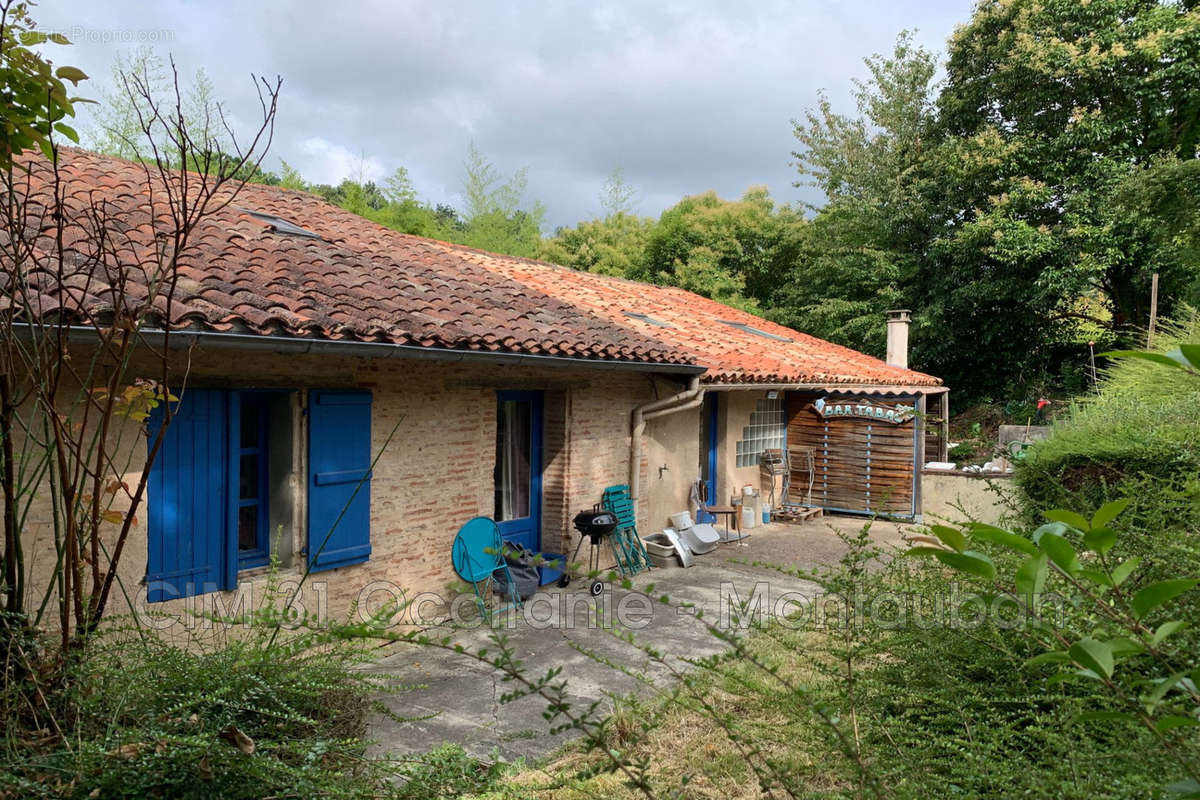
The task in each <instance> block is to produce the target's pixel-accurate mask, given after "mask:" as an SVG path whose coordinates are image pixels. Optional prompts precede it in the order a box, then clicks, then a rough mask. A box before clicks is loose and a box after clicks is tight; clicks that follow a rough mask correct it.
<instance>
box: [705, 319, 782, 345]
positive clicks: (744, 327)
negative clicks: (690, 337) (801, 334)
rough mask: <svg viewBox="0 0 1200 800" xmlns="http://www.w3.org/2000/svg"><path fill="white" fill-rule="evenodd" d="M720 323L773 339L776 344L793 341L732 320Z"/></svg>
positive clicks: (724, 320)
mask: <svg viewBox="0 0 1200 800" xmlns="http://www.w3.org/2000/svg"><path fill="white" fill-rule="evenodd" d="M720 323H721V324H722V325H728V326H729V327H731V328H737V329H738V330H743V331H745V332H746V333H753V334H754V335H755V336H761V337H763V338H764V339H774V340H775V341H777V342H791V341H794V340H793V339H789V338H788V337H786V336H780V335H779V334H777V333H768V332H767V331H764V330H760V329H758V328H755V327H752V326H750V325H747V324H746V323H744V322H734V321H733V320H728V319H723V320H720Z"/></svg>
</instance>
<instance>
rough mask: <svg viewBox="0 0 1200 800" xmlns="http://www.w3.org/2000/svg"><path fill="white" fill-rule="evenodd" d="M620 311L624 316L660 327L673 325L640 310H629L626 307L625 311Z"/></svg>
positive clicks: (672, 326)
mask: <svg viewBox="0 0 1200 800" xmlns="http://www.w3.org/2000/svg"><path fill="white" fill-rule="evenodd" d="M621 313H622V314H624V315H625V316H627V317H629V318H630V319H637V320H641V321H642V322H645V323H648V324H650V325H657V326H658V327H660V328H674V327H675V326H674V325H672V324H671V323H669V322H663V321H662V320H661V319H656V318H654V317H652V316H650V315H649V314H643V313H641V312H640V311H629V310H628V309H626V310H625V311H622V312H621Z"/></svg>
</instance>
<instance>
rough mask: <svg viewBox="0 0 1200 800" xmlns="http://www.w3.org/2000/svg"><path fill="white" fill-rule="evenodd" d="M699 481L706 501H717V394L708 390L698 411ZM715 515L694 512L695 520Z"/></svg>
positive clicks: (711, 518) (704, 519)
mask: <svg viewBox="0 0 1200 800" xmlns="http://www.w3.org/2000/svg"><path fill="white" fill-rule="evenodd" d="M700 482H701V483H702V484H704V487H705V491H706V492H707V495H708V496H707V500H706V503H707V504H708V505H710V506H712V505H719V503H717V395H716V394H715V393H713V392H708V393H706V394H705V395H704V405H703V406H702V407H701V411H700ZM716 519H717V518H716V516H715V515H714V514H710V513H709V512H707V511H698V512H697V513H696V521H697V522H709V523H712V522H715V521H716Z"/></svg>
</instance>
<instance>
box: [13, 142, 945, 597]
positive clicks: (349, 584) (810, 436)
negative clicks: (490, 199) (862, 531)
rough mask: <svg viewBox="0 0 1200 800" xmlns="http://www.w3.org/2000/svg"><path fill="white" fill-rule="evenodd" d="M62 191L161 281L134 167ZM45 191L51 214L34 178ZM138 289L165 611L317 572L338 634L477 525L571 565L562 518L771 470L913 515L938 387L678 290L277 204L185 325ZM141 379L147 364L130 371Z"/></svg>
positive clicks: (243, 228)
mask: <svg viewBox="0 0 1200 800" xmlns="http://www.w3.org/2000/svg"><path fill="white" fill-rule="evenodd" d="M59 173H60V175H61V176H62V180H63V181H64V187H65V188H64V192H63V194H64V196H65V197H66V198H67V203H68V205H69V206H70V207H71V208H72V209H74V210H76V211H78V212H79V214H80V215H81V219H80V221H79V223H78V226H79V227H80V228H81V229H82V227H83V226H84V225H85V224H86V221H85V220H83V219H82V214H83V211H84V209H85V207H86V204H87V203H88V202H91V201H94V200H95V199H96V198H101V199H103V201H104V203H105V204H106V205H107V211H108V212H109V213H110V214H113V215H115V217H116V218H117V219H119V220H120V223H121V227H122V235H123V242H124V247H125V249H124V250H122V251H121V252H125V253H129V254H130V255H129V256H128V257H129V258H132V259H134V260H138V259H144V260H145V261H146V263H151V262H153V258H154V256H153V254H154V252H155V247H156V241H155V231H154V226H153V220H155V219H156V218H159V217H161V215H162V214H163V209H162V208H161V206H159V205H157V204H158V203H160V202H161V200H160V199H158V198H156V197H155V196H154V195H153V194H152V193H151V191H150V190H149V188H148V187H149V184H148V178H147V173H146V171H145V169H144V168H143V167H142V166H140V165H137V164H133V163H130V162H126V161H122V160H120V159H115V158H110V157H106V156H101V155H97V154H94V153H88V152H85V151H81V150H74V149H64V150H63V151H62V153H61V158H60V163H59ZM31 175H32V185H33V186H34V187H35V194H36V192H37V191H38V190H39V189H38V187H42V189H41V191H44V190H45V188H44V187H46V186H47V185H48V181H49V167H48V165H47V163H46V162H44V161H40V160H34V161H32V162H31ZM227 200H228V198H227ZM83 238H84V237H83V235H82V233H79V235H78V236H74V237H72V236H68V237H67V239H66V240H65V245H64V246H65V247H66V248H68V249H70V248H73V247H77V246H78V242H79V241H82V240H83ZM81 260H86V259H81ZM30 279H31V281H32V282H34V283H35V284H37V285H38V286H39V288H40V290H41V295H39V296H40V297H41V300H39V302H41V303H42V306H41V307H40V309H41V312H40V313H46V314H50V313H61V312H65V313H67V314H68V315H70V314H72V313H76V312H77V310H78V309H80V308H85V309H88V310H90V311H93V312H96V313H103V311H104V308H105V303H106V291H107V288H106V286H105V284H104V282H103V281H102V280H101V281H94V280H90V279H89V280H85V279H83V278H80V280H78V281H73V280H72V281H67V282H65V283H61V284H56V283H55V282H54V281H52V280H49V279H46V278H45V277H44V276H42V277H39V276H37V275H33V276H30ZM39 281H40V283H39ZM128 291H129V292H130V293H131V294H133V295H135V296H138V295H140V296H143V297H147V298H148V300H147V304H146V306H147V307H146V308H145V309H144V311H145V317H144V319H145V323H144V324H145V327H146V329H169V330H170V331H172V332H173V333H172V335H171V341H172V343H173V346H172V350H171V351H170V354H169V359H170V361H171V366H172V375H173V376H174V377H173V378H172V390H173V391H176V392H177V393H178V394H179V395H180V397H181V399H180V401H179V403H178V404H177V406H175V408H176V411H175V416H174V418H173V420H172V422H171V424H170V425H169V426H168V427H167V430H166V433H165V436H164V440H163V444H162V450H161V452H160V454H159V456H158V458H157V459H156V460H155V461H154V465H153V468H152V472H151V475H150V480H149V484H148V496H147V501H146V509H145V513H144V514H142V515H141V517H140V519H139V521H138V525H137V526H136V528H135V530H134V531H133V536H132V538H131V540H130V543H129V544H128V546H127V548H126V555H125V556H124V558H123V560H122V561H121V565H120V572H119V575H120V578H121V581H122V583H123V585H124V587H125V588H126V591H127V592H128V593H129V595H130V596H131V597H133V596H134V595H136V602H138V603H140V602H143V601H148V602H149V603H151V604H155V603H162V604H164V605H163V606H162V607H164V608H170V607H174V605H178V604H179V603H180V602H183V601H184V600H185V599H194V598H196V597H204V596H212V597H214V598H216V600H217V601H219V602H221V603H223V604H224V605H223V606H222V607H228V604H229V603H231V602H233V599H231V598H233V597H234V596H233V595H230V594H228V593H230V592H233V591H234V590H237V591H238V592H244V591H247V590H253V589H254V588H255V587H257V586H260V585H261V584H262V583H263V582H264V581H265V580H266V577H265V576H266V573H267V570H268V563H269V562H270V561H272V560H275V561H276V562H277V563H278V564H279V565H280V570H281V572H282V574H283V575H284V577H287V576H289V575H295V574H298V573H299V572H300V571H302V568H303V567H304V566H305V565H306V564H307V565H310V566H311V567H312V569H313V570H314V571H320V572H322V573H323V574H322V576H321V577H322V580H321V581H317V582H314V586H313V587H312V588H313V591H315V592H316V593H317V595H316V596H315V598H313V599H312V602H314V603H316V604H317V606H318V607H321V608H322V610H323V611H327V612H328V613H342V612H344V611H345V610H347V609H349V608H351V607H352V606H353V605H354V604H355V603H362V602H365V600H366V599H367V598H368V597H369V595H370V593H371V592H373V591H375V589H376V588H381V587H382V588H381V590H382V591H392V590H390V589H387V587H395V586H400V587H403V589H404V590H405V591H406V592H410V593H418V592H425V591H428V592H440V591H443V590H444V589H445V588H446V587H447V586H448V585H449V584H451V583H452V582H453V580H454V576H453V571H452V568H451V565H450V546H451V542H452V540H453V537H454V535H455V532H456V531H457V529H458V528H459V526H461V525H462V524H463V523H464V522H466V521H467V520H469V519H471V518H472V517H475V516H480V515H482V516H490V517H493V518H495V519H496V520H497V521H498V522H499V524H500V527H501V530H502V532H503V534H504V535H505V537H506V538H508V539H510V540H512V541H518V542H522V543H524V544H527V545H528V546H530V547H531V548H532V549H535V550H540V551H545V552H557V553H562V552H568V553H569V552H570V550H569V547H570V546H571V545H573V543H574V540H575V537H574V535H573V534H572V532H571V531H570V518H571V517H572V516H573V514H574V513H575V512H576V511H578V510H581V509H585V508H589V507H591V506H592V505H593V504H595V503H596V502H598V500H599V498H600V494H601V492H602V490H603V489H604V488H605V487H608V486H611V485H614V484H629V485H630V486H631V489H632V494H633V495H634V497H635V500H636V509H637V518H638V521H639V525H640V527H641V529H642V530H643V531H644V532H645V531H649V530H654V529H658V528H661V527H663V526H664V525H665V524H666V521H667V518H668V516H669V514H671V513H673V512H676V511H680V510H682V509H684V508H686V507H687V504H688V500H689V493H690V490H691V487H692V484H693V482H694V481H695V480H696V478H697V477H700V478H701V479H702V481H703V482H704V483H705V485H706V486H707V488H708V494H709V496H710V498H711V499H713V500H714V501H716V500H719V499H720V498H722V497H727V496H728V495H730V494H732V493H734V492H736V491H738V489H739V488H740V487H741V486H743V485H746V484H751V485H755V486H758V485H761V475H760V461H761V457H762V455H763V453H764V451H766V450H770V449H774V450H783V451H786V452H788V453H789V454H790V455H791V470H792V474H791V490H790V491H791V494H790V499H791V500H792V501H793V502H797V503H802V504H811V505H819V506H824V507H827V508H830V509H838V510H845V511H850V512H857V513H877V512H880V511H890V512H895V513H898V514H900V515H903V516H910V517H914V516H917V515H919V514H920V510H921V509H920V497H919V483H918V481H917V474H918V472H919V470H917V469H916V467H919V465H920V464H921V463H922V460H923V448H924V435H923V416H922V413H921V412H924V411H925V409H926V403H927V398H929V397H942V398H944V397H945V392H946V387H944V386H943V385H941V383H940V381H938V380H937V379H935V378H932V377H930V376H928V375H923V374H921V373H918V372H914V371H911V370H908V369H906V368H904V366H903V364H899V365H897V364H887V363H885V362H883V361H879V360H877V359H875V358H871V357H869V356H866V355H864V354H861V353H857V352H855V351H853V350H849V349H847V348H844V347H839V346H836V345H833V344H830V343H828V342H824V341H821V340H819V339H815V338H813V337H811V336H807V335H805V334H802V333H799V332H797V331H793V330H790V329H788V328H784V327H781V326H779V325H775V324H773V323H770V322H767V321H765V320H763V319H760V318H758V317H755V316H753V315H750V314H747V313H745V312H742V311H739V310H736V309H732V308H729V307H727V306H724V305H721V304H719V303H716V302H713V301H711V300H707V299H704V298H701V297H698V296H696V295H693V294H690V293H688V292H685V291H682V290H679V289H673V288H665V287H658V286H649V285H646V284H640V283H635V282H631V281H626V280H621V279H616V278H609V277H603V276H599V275H593V274H587V273H579V272H574V271H572V270H568V269H565V268H562V267H557V266H554V265H551V264H545V263H540V262H536V261H531V260H527V259H519V258H511V257H507V256H500V255H495V254H490V253H485V252H481V251H477V250H472V249H469V248H465V247H461V246H457V245H452V244H447V243H444V242H439V241H433V240H428V239H422V238H419V237H414V236H408V235H403V234H400V233H397V232H395V231H392V230H389V229H386V228H383V227H381V226H378V225H376V224H374V223H372V222H370V221H368V220H366V219H363V218H361V217H358V216H356V215H354V214H352V213H350V212H347V211H344V210H342V209H339V208H336V207H334V206H331V205H329V204H328V203H326V202H325V201H324V200H322V199H321V198H318V197H315V196H313V195H309V194H306V193H302V192H295V191H288V190H283V189H279V188H273V187H267V186H258V185H247V186H245V187H244V188H242V189H241V190H240V192H239V193H238V194H237V196H236V198H232V200H229V201H228V203H227V204H225V205H223V207H221V208H220V210H218V211H216V212H215V213H213V214H211V215H209V216H208V217H206V218H205V219H203V221H201V222H200V224H199V225H198V226H197V227H196V228H195V229H194V230H193V231H192V232H191V240H190V249H189V250H188V251H187V255H186V257H185V258H184V259H182V262H181V265H180V267H179V272H178V276H177V281H176V289H175V292H174V296H173V300H172V302H171V303H170V304H167V303H165V302H164V301H163V298H162V296H161V295H159V296H155V297H153V298H150V295H149V290H148V287H147V286H145V285H140V284H138V282H137V281H136V280H134V281H132V284H131V285H130V286H129V287H128ZM905 324H906V323H905V319H904V317H902V316H898V317H897V319H896V320H895V321H894V322H893V323H892V326H893V327H894V328H895V330H896V332H897V334H900V333H903V331H904V326H905ZM18 327H19V325H18ZM899 339H900V336H899V335H897V336H896V337H895V340H896V342H897V343H898V342H899ZM77 341H79V342H80V346H81V347H83V348H84V349H86V347H87V343H86V342H85V341H83V340H82V339H78V338H77ZM897 347H898V344H897ZM154 368H155V361H154V359H153V358H152V357H151V355H150V354H149V353H145V352H140V353H135V355H134V358H133V361H132V363H131V365H130V367H129V373H128V374H129V376H130V377H131V378H133V377H136V376H139V375H145V376H146V377H153V374H154V373H153V370H154ZM160 417H161V409H159V410H157V411H156V412H155V414H154V415H152V416H151V418H150V419H149V420H148V421H147V423H146V424H144V425H143V424H140V423H139V424H137V425H136V426H135V429H134V430H132V431H130V430H126V431H123V432H121V433H124V434H126V435H129V436H130V437H131V438H132V439H134V440H136V441H137V442H138V444H137V446H136V447H135V452H133V453H132V455H131V460H130V461H129V463H128V465H127V466H126V467H125V469H126V470H127V471H128V475H127V476H126V477H130V476H136V475H137V474H138V473H140V471H141V468H142V464H143V463H144V460H145V458H146V451H147V446H148V445H147V444H145V442H147V441H148V433H150V434H152V433H153V432H154V431H156V430H157V426H159V425H160ZM130 424H132V423H130ZM52 527H53V526H52V520H51V519H49V516H48V514H47V513H43V512H39V510H38V509H37V508H36V507H35V508H34V510H33V511H32V512H31V515H30V518H29V520H28V521H27V526H26V530H25V539H26V541H25V544H24V547H25V549H26V552H30V553H50V554H51V557H49V558H43V559H42V564H43V565H44V569H49V566H50V565H51V564H52V562H53V557H52V555H53V553H54V540H53V534H52ZM48 575H49V573H48V572H45V571H43V578H45V580H48V579H49V578H48ZM37 583H38V581H34V582H33V585H31V586H30V588H29V591H31V592H34V591H39V587H38V586H37ZM43 585H44V582H43ZM238 596H240V595H238ZM189 601H190V600H189ZM310 608H311V607H310Z"/></svg>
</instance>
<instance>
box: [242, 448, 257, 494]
mask: <svg viewBox="0 0 1200 800" xmlns="http://www.w3.org/2000/svg"><path fill="white" fill-rule="evenodd" d="M239 469H240V470H241V474H240V475H239V476H238V498H239V499H241V500H253V499H254V498H256V497H258V456H257V455H249V456H242V458H241V467H240V468H239Z"/></svg>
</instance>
